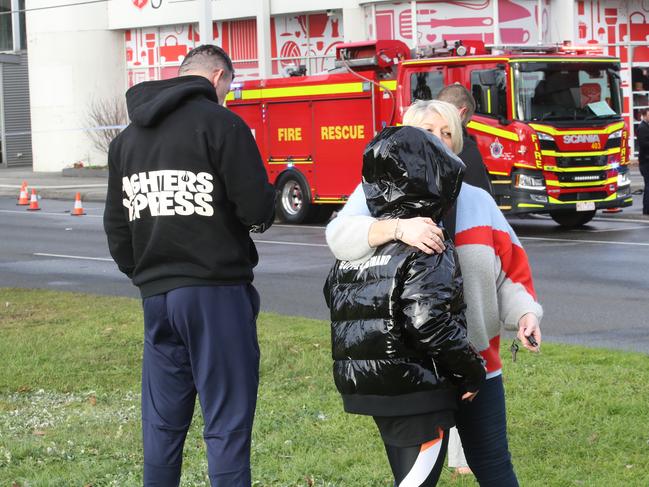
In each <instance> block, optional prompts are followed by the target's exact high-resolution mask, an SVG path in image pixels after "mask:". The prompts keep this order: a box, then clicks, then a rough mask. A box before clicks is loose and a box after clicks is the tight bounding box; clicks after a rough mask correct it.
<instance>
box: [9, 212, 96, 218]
mask: <svg viewBox="0 0 649 487" xmlns="http://www.w3.org/2000/svg"><path fill="white" fill-rule="evenodd" d="M0 213H18V214H20V215H29V214H36V215H54V216H70V212H69V211H68V212H66V213H55V212H53V211H42V210H41V211H27V210H22V211H21V210H0ZM83 216H84V217H88V218H103V217H104V216H103V215H83Z"/></svg>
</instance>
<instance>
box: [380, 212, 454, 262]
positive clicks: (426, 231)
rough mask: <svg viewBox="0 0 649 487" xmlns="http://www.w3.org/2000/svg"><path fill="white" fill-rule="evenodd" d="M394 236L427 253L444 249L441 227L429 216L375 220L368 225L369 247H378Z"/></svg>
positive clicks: (437, 252)
mask: <svg viewBox="0 0 649 487" xmlns="http://www.w3.org/2000/svg"><path fill="white" fill-rule="evenodd" d="M395 238H396V239H397V240H401V241H402V242H403V243H405V244H408V245H410V246H412V247H416V248H418V249H419V250H421V251H423V252H426V253H427V254H440V253H442V252H444V250H445V249H446V246H445V245H444V234H443V232H442V229H441V228H439V227H438V226H437V225H436V224H435V222H434V221H433V220H432V219H430V218H423V217H416V218H406V219H401V218H400V219H398V220H397V219H394V220H377V221H376V222H374V223H373V224H372V226H371V227H370V233H369V235H368V242H369V244H370V247H379V246H380V245H383V244H385V243H387V242H390V241H392V240H394V239H395Z"/></svg>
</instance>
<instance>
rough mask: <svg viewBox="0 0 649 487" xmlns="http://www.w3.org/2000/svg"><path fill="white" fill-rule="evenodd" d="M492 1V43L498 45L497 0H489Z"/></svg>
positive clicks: (498, 12)
mask: <svg viewBox="0 0 649 487" xmlns="http://www.w3.org/2000/svg"><path fill="white" fill-rule="evenodd" d="M491 1H492V2H493V16H494V45H496V46H499V45H500V9H499V6H498V0H491Z"/></svg>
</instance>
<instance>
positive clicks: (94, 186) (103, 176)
mask: <svg viewBox="0 0 649 487" xmlns="http://www.w3.org/2000/svg"><path fill="white" fill-rule="evenodd" d="M68 174H74V176H70V175H68ZM23 181H26V182H27V184H28V186H29V189H30V192H31V189H32V188H34V189H36V191H37V193H38V195H39V196H40V198H41V199H56V200H67V201H70V204H73V202H74V197H75V195H76V193H80V194H81V199H82V201H92V202H100V203H103V202H105V201H106V189H107V187H108V176H107V173H106V172H103V171H99V174H98V173H97V171H90V170H86V169H81V170H77V171H71V170H66V171H65V172H34V171H32V168H31V166H23V167H10V168H7V169H0V196H13V197H15V198H16V199H18V196H19V194H20V187H21V185H22V183H23ZM643 188H644V181H643V179H642V176H641V175H640V171H639V170H638V165H637V164H632V165H631V192H632V194H633V205H632V206H630V207H627V208H624V209H623V210H622V211H620V212H618V213H608V212H607V213H604V212H602V211H600V212H599V213H598V216H600V217H602V216H603V217H607V218H609V217H610V218H620V219H647V220H648V221H649V218H647V217H646V216H643V215H642V190H643Z"/></svg>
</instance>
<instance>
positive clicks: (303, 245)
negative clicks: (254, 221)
mask: <svg viewBox="0 0 649 487" xmlns="http://www.w3.org/2000/svg"><path fill="white" fill-rule="evenodd" d="M253 241H254V242H255V243H265V244H273V245H297V246H301V247H326V246H327V244H313V243H302V242H280V241H279V240H255V239H253Z"/></svg>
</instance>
